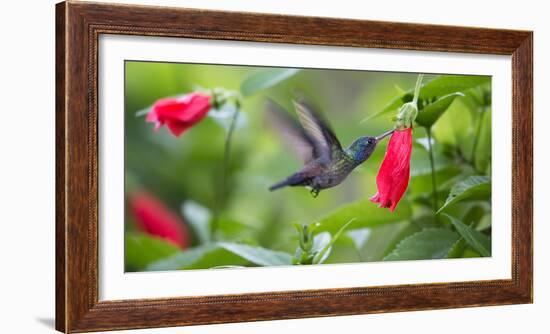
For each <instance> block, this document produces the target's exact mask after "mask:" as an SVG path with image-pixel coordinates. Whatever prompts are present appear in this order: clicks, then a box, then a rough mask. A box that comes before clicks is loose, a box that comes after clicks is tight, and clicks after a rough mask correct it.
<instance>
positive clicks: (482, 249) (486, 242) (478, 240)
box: [443, 214, 491, 257]
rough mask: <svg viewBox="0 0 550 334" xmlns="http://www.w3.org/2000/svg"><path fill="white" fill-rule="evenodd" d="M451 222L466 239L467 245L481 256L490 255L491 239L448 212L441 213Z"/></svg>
mask: <svg viewBox="0 0 550 334" xmlns="http://www.w3.org/2000/svg"><path fill="white" fill-rule="evenodd" d="M443 215H444V216H445V217H447V218H448V219H449V220H450V222H451V223H452V224H453V226H454V227H455V229H456V230H457V231H458V233H460V235H461V236H462V237H463V238H464V240H466V242H467V243H468V245H470V246H471V247H472V248H473V249H475V250H476V251H477V252H478V253H479V254H481V255H482V256H485V257H487V256H491V239H489V237H487V236H486V235H485V234H483V233H481V232H479V231H476V230H475V229H473V228H471V227H470V226H467V225H465V224H464V223H462V222H461V221H460V220H458V219H456V218H455V217H453V216H450V215H448V214H443Z"/></svg>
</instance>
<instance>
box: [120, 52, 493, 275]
mask: <svg viewBox="0 0 550 334" xmlns="http://www.w3.org/2000/svg"><path fill="white" fill-rule="evenodd" d="M126 66H127V68H126V73H127V77H126V90H127V95H126V102H125V103H126V106H125V109H126V112H125V114H126V118H125V127H126V128H125V130H126V136H127V137H126V151H125V162H126V164H125V165H126V174H125V175H126V178H125V182H126V183H125V184H126V188H125V189H126V193H127V195H129V194H131V193H133V192H136V191H139V190H141V189H146V190H148V191H150V192H152V193H154V194H155V195H156V196H158V197H159V198H160V199H162V200H163V201H164V202H165V203H166V205H168V206H170V207H172V208H173V209H174V210H176V211H178V212H179V213H180V215H181V217H182V219H183V220H184V222H185V224H187V225H188V227H189V229H190V231H191V232H192V240H193V241H192V245H191V247H189V248H187V249H179V248H177V247H175V246H173V245H172V244H170V243H169V242H166V241H164V240H162V239H159V238H153V237H151V236H148V235H146V234H144V233H142V232H140V231H139V230H138V228H137V227H136V224H135V218H134V217H132V216H131V215H128V216H127V217H126V238H125V257H126V259H125V268H126V270H127V271H144V270H177V269H209V268H226V267H250V266H290V265H309V264H322V263H349V262H368V261H395V260H422V259H445V258H460V257H467V256H472V255H474V256H491V172H490V171H491V117H492V110H491V101H490V96H491V94H490V93H491V86H490V84H491V79H490V78H489V77H483V76H461V75H440V76H434V75H430V76H427V77H428V79H426V80H425V81H424V82H423V84H422V86H421V87H420V92H419V96H418V116H417V117H416V123H415V124H414V132H413V134H414V140H415V144H414V146H413V151H412V161H411V173H410V174H411V179H410V183H409V187H408V190H407V192H406V193H405V196H404V197H403V199H402V200H401V202H400V203H399V205H398V206H397V208H396V210H395V212H390V211H389V210H387V209H382V208H378V207H377V206H376V205H375V204H374V203H372V202H371V201H370V200H369V198H370V196H372V195H374V193H375V192H376V188H375V179H376V172H377V170H378V167H379V166H380V162H381V161H382V158H383V156H384V150H385V147H386V143H380V144H379V147H378V148H377V149H376V151H375V152H374V154H373V156H372V157H371V158H370V159H369V160H368V161H367V162H365V163H364V164H363V165H361V166H360V167H358V168H357V169H356V171H354V172H353V173H352V174H351V175H350V176H348V179H346V180H345V181H344V182H343V183H342V184H341V185H339V186H337V187H335V188H331V189H327V190H323V191H322V192H321V193H320V194H319V197H318V198H315V199H313V198H312V197H311V195H310V194H309V192H308V191H307V190H304V189H302V188H288V189H284V190H281V191H277V192H273V193H270V192H269V191H267V189H268V187H269V186H270V185H271V184H273V183H274V182H276V181H280V180H281V179H283V178H285V177H286V176H288V175H289V174H290V173H291V172H294V171H295V170H297V169H298V168H299V167H300V161H299V159H297V158H296V157H294V156H291V154H288V152H289V150H288V149H287V148H286V147H285V146H284V145H282V144H281V140H280V138H279V135H278V134H277V132H276V131H275V130H273V128H271V127H270V126H269V124H268V123H269V121H267V122H266V118H265V111H264V110H263V101H264V99H265V98H266V97H270V98H273V99H276V100H277V101H278V102H280V103H281V104H282V105H283V106H285V107H287V109H288V110H292V109H291V108H292V105H291V103H290V101H291V99H292V95H291V92H292V91H293V90H294V89H295V88H299V89H300V90H303V91H304V92H306V93H307V95H308V96H310V97H311V98H312V99H313V100H314V102H315V103H316V104H318V105H320V106H322V112H323V113H324V114H326V118H327V119H328V120H330V123H331V124H332V125H333V128H334V130H335V133H336V134H337V136H338V137H339V139H340V140H341V141H342V143H343V144H349V143H351V141H352V140H354V139H355V138H357V137H359V136H364V135H366V134H368V135H378V134H380V133H382V132H384V131H386V130H388V129H389V128H391V127H392V125H393V122H391V121H389V120H388V118H390V116H395V114H396V112H397V110H399V108H400V107H401V106H402V105H403V104H405V103H409V102H411V101H412V100H413V94H412V92H413V89H412V87H413V86H414V80H415V79H416V75H414V74H398V73H372V74H370V73H369V75H366V74H365V73H364V72H357V71H338V72H330V71H329V70H298V69H284V68H251V67H238V66H231V67H229V66H215V65H191V64H160V63H138V62H127V63H126ZM329 74H330V76H329ZM327 78H330V80H327ZM197 86H201V87H209V88H208V89H214V88H216V87H223V89H222V90H223V91H225V92H237V91H239V92H240V94H242V96H243V97H242V98H241V97H238V99H237V100H238V103H221V104H220V105H217V106H215V108H213V109H212V110H211V111H210V112H209V114H208V117H206V118H205V119H204V120H202V121H201V122H200V123H197V124H196V125H194V127H193V128H192V129H190V130H188V131H186V132H185V134H183V135H182V136H181V138H175V137H172V136H170V135H169V134H168V133H167V132H166V131H165V130H164V129H162V130H161V131H159V132H158V133H154V132H153V131H151V126H150V125H149V126H148V125H147V124H145V122H144V118H143V115H144V114H146V112H139V111H143V110H145V111H147V110H149V109H148V107H147V106H151V105H153V103H154V101H155V100H157V99H159V98H162V97H166V96H177V95H180V94H182V92H189V91H192V90H194V89H196V87H197ZM395 86H401V87H411V88H410V89H409V90H400V91H398V92H397V93H396V91H395ZM216 89H219V88H216ZM213 91H214V90H213ZM232 94H236V93H232ZM232 96H233V95H232ZM388 101H389V102H388ZM367 110H375V112H369V113H367V112H366V111H367ZM376 110H378V111H376ZM136 112H138V115H137V116H139V117H136ZM140 115H141V116H140ZM380 115H384V116H386V117H376V116H380ZM361 120H364V122H360V121H361ZM231 129H233V130H231ZM231 132H233V133H232V136H231V135H229V134H230V133H231ZM228 141H229V142H230V147H231V150H230V154H228V152H227V150H226V148H227V147H228V145H227V143H228Z"/></svg>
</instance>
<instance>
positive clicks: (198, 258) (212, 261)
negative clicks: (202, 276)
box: [147, 243, 247, 271]
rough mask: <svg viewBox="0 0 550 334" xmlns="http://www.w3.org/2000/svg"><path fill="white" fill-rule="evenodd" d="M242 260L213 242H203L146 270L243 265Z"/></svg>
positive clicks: (155, 263) (152, 264)
mask: <svg viewBox="0 0 550 334" xmlns="http://www.w3.org/2000/svg"><path fill="white" fill-rule="evenodd" d="M246 263H247V261H246V260H243V259H242V258H241V257H240V256H237V255H235V254H233V253H231V252H228V251H227V250H225V249H223V248H221V247H219V246H218V245H216V244H215V243H209V244H204V245H201V246H198V247H194V248H190V249H186V250H183V251H180V252H177V253H176V254H174V255H172V256H170V257H168V258H165V259H161V260H159V261H156V262H153V263H151V264H150V265H149V266H148V267H147V270H149V271H159V270H179V269H209V268H213V267H219V266H229V265H244V264H246Z"/></svg>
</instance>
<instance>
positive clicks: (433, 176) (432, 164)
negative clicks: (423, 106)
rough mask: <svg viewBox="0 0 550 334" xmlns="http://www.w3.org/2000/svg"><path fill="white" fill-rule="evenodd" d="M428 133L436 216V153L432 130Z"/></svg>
mask: <svg viewBox="0 0 550 334" xmlns="http://www.w3.org/2000/svg"><path fill="white" fill-rule="evenodd" d="M426 133H427V134H428V151H429V154H430V166H431V169H432V198H433V210H434V214H435V213H436V212H437V205H438V200H437V183H436V179H435V162H434V153H433V149H432V129H431V128H426Z"/></svg>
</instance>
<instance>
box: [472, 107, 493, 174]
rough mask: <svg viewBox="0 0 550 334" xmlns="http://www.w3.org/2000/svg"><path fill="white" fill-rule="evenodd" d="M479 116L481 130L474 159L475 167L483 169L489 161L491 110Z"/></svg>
mask: <svg viewBox="0 0 550 334" xmlns="http://www.w3.org/2000/svg"><path fill="white" fill-rule="evenodd" d="M479 117H480V118H481V119H480V120H478V121H480V122H481V131H480V134H479V138H478V142H477V146H476V151H475V152H474V161H475V166H476V169H477V170H479V171H484V170H485V169H486V168H487V166H488V165H489V164H490V163H491V111H485V112H483V113H481V114H480V115H479Z"/></svg>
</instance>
